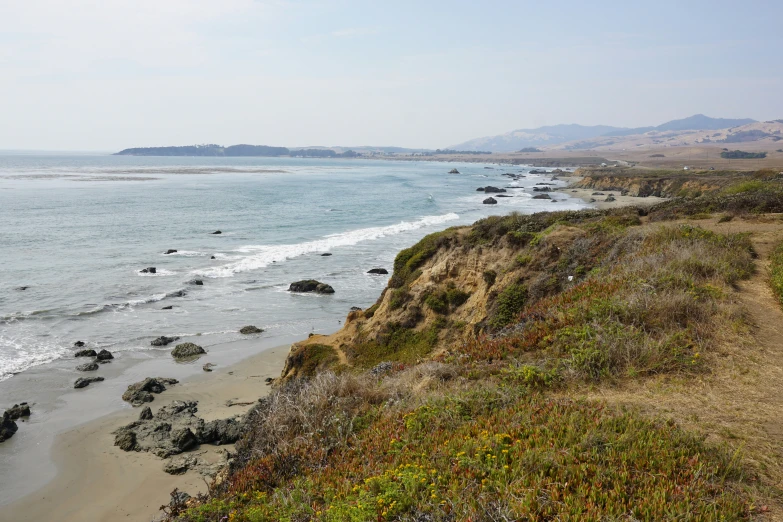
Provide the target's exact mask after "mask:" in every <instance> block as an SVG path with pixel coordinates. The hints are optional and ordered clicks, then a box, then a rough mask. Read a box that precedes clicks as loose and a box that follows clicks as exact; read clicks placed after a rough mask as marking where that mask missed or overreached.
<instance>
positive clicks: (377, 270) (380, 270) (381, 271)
mask: <svg viewBox="0 0 783 522" xmlns="http://www.w3.org/2000/svg"><path fill="white" fill-rule="evenodd" d="M367 273H368V274H376V275H386V274H388V273H389V271H388V270H386V269H385V268H371V269H369V270H368V271H367Z"/></svg>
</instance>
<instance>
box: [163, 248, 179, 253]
mask: <svg viewBox="0 0 783 522" xmlns="http://www.w3.org/2000/svg"><path fill="white" fill-rule="evenodd" d="M176 253H177V251H176V250H174V249H173V248H169V249H168V250H166V251H165V252H163V254H164V255H169V254H176Z"/></svg>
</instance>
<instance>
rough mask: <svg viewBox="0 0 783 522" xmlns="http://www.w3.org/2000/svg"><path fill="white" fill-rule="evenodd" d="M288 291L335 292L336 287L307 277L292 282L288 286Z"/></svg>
mask: <svg viewBox="0 0 783 522" xmlns="http://www.w3.org/2000/svg"><path fill="white" fill-rule="evenodd" d="M288 291H289V292H303V293H304V292H315V293H316V294H333V293H334V288H332V287H331V286H329V285H327V284H326V283H322V282H320V281H316V280H315V279H305V280H302V281H297V282H295V283H291V286H289V287H288Z"/></svg>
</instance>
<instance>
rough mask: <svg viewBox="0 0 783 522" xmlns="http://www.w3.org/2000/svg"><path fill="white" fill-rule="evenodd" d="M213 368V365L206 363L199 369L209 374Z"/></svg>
mask: <svg viewBox="0 0 783 522" xmlns="http://www.w3.org/2000/svg"><path fill="white" fill-rule="evenodd" d="M213 366H215V364H214V363H207V364H205V365H204V366H202V367H201V369H202V370H204V371H205V372H211V371H212V367H213Z"/></svg>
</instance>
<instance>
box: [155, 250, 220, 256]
mask: <svg viewBox="0 0 783 522" xmlns="http://www.w3.org/2000/svg"><path fill="white" fill-rule="evenodd" d="M161 255H164V256H166V257H169V256H182V257H206V256H211V255H213V254H211V253H209V252H197V251H195V250H177V251H176V252H172V253H171V254H161Z"/></svg>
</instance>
